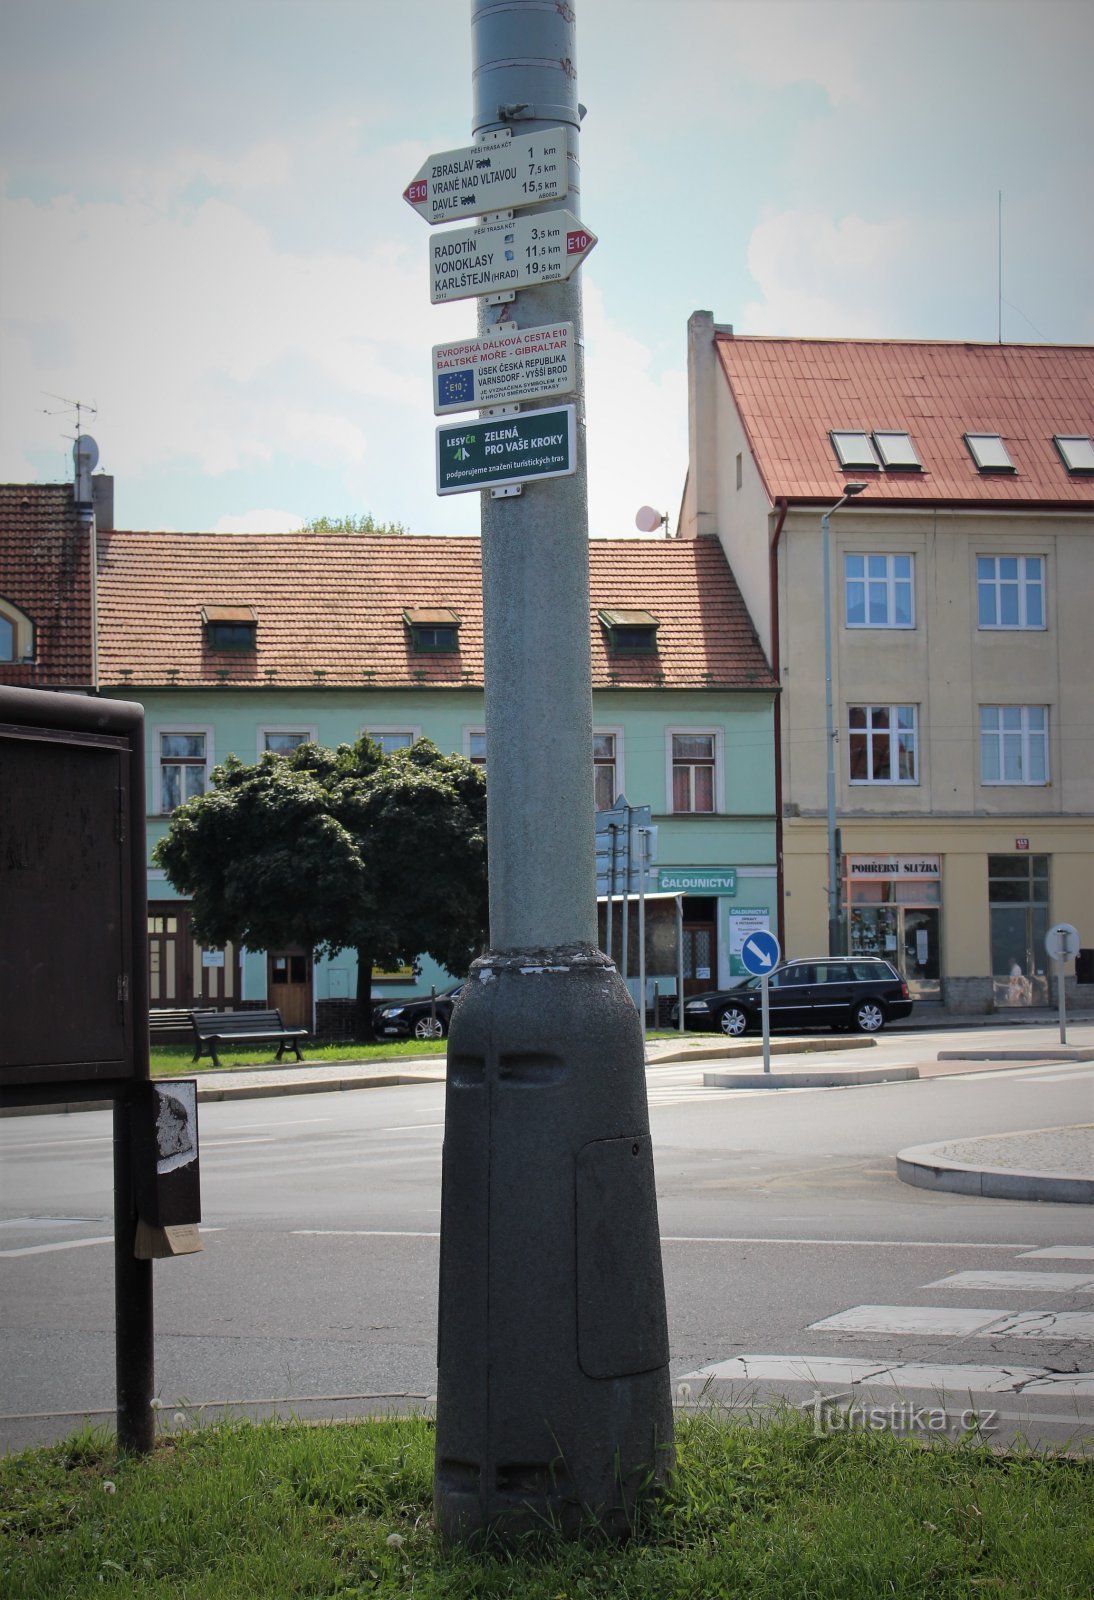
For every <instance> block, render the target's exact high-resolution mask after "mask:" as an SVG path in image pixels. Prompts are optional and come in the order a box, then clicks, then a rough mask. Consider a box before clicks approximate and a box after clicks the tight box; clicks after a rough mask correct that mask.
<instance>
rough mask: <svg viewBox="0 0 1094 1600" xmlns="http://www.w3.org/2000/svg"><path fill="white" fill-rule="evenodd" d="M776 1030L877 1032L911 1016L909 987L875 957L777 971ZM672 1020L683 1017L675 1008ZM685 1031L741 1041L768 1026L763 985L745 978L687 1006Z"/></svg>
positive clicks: (772, 997)
mask: <svg viewBox="0 0 1094 1600" xmlns="http://www.w3.org/2000/svg"><path fill="white" fill-rule="evenodd" d="M767 981H768V984H769V986H770V988H769V995H768V1005H769V1012H770V1019H771V1027H772V1029H773V1030H774V1029H775V1028H808V1029H811V1030H815V1029H817V1028H857V1029H858V1031H859V1032H860V1033H878V1032H879V1031H880V1030H881V1029H882V1028H883V1027H884V1026H885V1024H886V1023H887V1022H892V1021H895V1020H896V1019H898V1018H900V1017H906V1016H908V1015H909V1014H910V1013H911V1009H912V1000H911V996H910V995H909V993H908V985H907V984H906V983H905V982H904V979H903V978H902V977H901V976H900V973H899V972H897V970H896V968H895V967H892V966H890V965H889V963H888V962H887V961H882V960H880V959H879V958H878V957H876V956H848V957H847V958H846V959H844V958H837V957H829V956H815V957H813V958H811V959H810V960H808V961H788V962H785V963H784V964H783V965H782V966H781V967H775V968H774V970H773V971H772V973H771V976H770V977H769V978H768V980H767ZM672 1020H673V1023H674V1024H676V1023H678V1022H679V1012H678V1010H677V1008H676V1007H675V1006H673V1008H672ZM684 1026H685V1027H687V1028H703V1029H710V1030H713V1031H714V1032H715V1033H718V1032H721V1033H724V1034H727V1035H728V1036H729V1037H730V1038H738V1037H739V1036H740V1035H741V1034H742V1033H747V1032H748V1030H749V1029H750V1028H751V1029H759V1028H761V1027H762V1026H763V1019H762V997H761V980H760V979H759V978H746V979H744V980H743V981H742V982H741V983H738V984H736V985H734V987H733V988H731V989H712V990H710V991H709V992H708V993H706V994H697V995H694V996H693V997H692V998H691V999H690V1000H685V1001H684Z"/></svg>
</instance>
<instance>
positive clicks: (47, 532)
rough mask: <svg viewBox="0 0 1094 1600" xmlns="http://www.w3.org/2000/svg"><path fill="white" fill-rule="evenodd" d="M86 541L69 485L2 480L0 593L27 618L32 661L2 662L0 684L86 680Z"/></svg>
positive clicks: (59, 684)
mask: <svg viewBox="0 0 1094 1600" xmlns="http://www.w3.org/2000/svg"><path fill="white" fill-rule="evenodd" d="M89 548H90V533H89V532H88V531H87V530H86V529H84V528H82V527H81V525H80V520H79V517H78V516H77V514H76V506H75V502H74V500H73V497H72V485H71V484H65V483H3V484H0V599H3V600H9V601H11V603H12V604H13V605H16V606H18V607H19V609H20V611H22V612H24V613H25V614H26V615H27V616H28V617H29V618H30V620H31V621H32V622H33V624H34V649H35V659H34V661H33V662H30V663H23V662H17V661H3V662H0V683H6V684H15V685H18V686H19V687H21V688H27V689H35V688H52V689H85V688H88V687H89V686H90V684H91V595H90V582H89V575H90V563H89V561H88V550H89Z"/></svg>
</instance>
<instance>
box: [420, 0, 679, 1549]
mask: <svg viewBox="0 0 1094 1600" xmlns="http://www.w3.org/2000/svg"><path fill="white" fill-rule="evenodd" d="M471 11H472V37H473V73H472V80H473V86H474V110H473V133H474V136H475V139H476V141H477V142H478V143H479V144H481V145H482V147H483V150H484V153H485V152H486V151H487V150H489V148H490V147H491V144H492V143H495V144H496V143H497V142H498V141H499V140H500V141H501V142H502V143H503V144H504V143H506V142H508V140H509V135H510V132H511V134H512V148H514V149H515V148H516V146H517V139H518V136H519V137H520V138H522V139H523V137H524V136H526V135H529V134H537V133H544V134H548V135H549V134H551V133H552V131H553V133H554V134H555V135H557V141H558V148H559V149H560V150H561V149H564V151H565V187H564V189H563V190H562V196H563V197H562V199H561V200H559V199H558V196H557V193H556V195H555V196H554V197H553V198H551V199H548V200H544V201H542V202H538V203H534V204H525V202H524V201H522V200H517V201H514V202H511V203H512V204H514V205H517V206H520V207H521V209H520V210H519V211H518V212H517V213H516V215H517V218H518V222H519V223H520V227H521V228H522V229H523V231H522V232H518V231H517V229H516V227H515V226H514V227H513V228H511V230H510V232H511V237H510V238H509V239H508V240H507V241H505V242H506V243H507V245H508V248H509V249H510V250H512V251H513V252H514V253H515V254H516V256H517V257H518V260H517V262H516V268H517V271H518V272H522V273H524V274H525V277H524V278H523V279H522V281H521V283H520V286H519V287H517V288H516V289H515V291H513V292H507V291H505V290H504V289H501V290H499V291H497V292H496V293H491V292H489V291H487V290H483V289H478V290H470V291H465V292H468V293H477V294H479V295H480V301H479V334H480V338H482V337H484V336H486V335H487V334H489V332H490V331H491V330H493V331H494V332H495V333H496V332H497V331H498V329H499V328H501V327H502V326H503V323H502V321H501V319H503V318H504V325H505V326H507V327H508V328H510V329H514V330H515V329H526V328H536V327H540V326H544V325H558V324H560V323H565V324H570V325H571V326H572V329H573V345H574V353H575V363H574V382H573V388H572V391H571V392H570V394H569V395H568V396H567V401H568V403H570V404H573V405H574V407H575V408H576V423H577V427H576V449H575V454H574V458H573V460H572V462H571V463H570V466H571V468H572V470H568V471H564V473H563V475H559V476H552V477H550V478H549V479H546V478H545V479H544V480H543V481H523V482H522V483H521V485H520V489H519V492H517V493H514V492H513V488H514V486H513V485H507V486H505V487H504V488H496V489H493V490H491V489H484V490H482V566H483V621H484V636H485V658H486V682H485V701H486V706H485V712H486V747H487V762H488V773H489V781H488V789H487V812H488V825H489V865H490V949H489V951H488V952H487V954H486V955H484V956H483V957H482V958H480V959H479V960H478V961H476V962H475V964H474V966H473V967H472V970H471V975H470V979H469V982H468V984H467V985H466V987H465V989H464V993H463V995H462V996H461V999H460V1002H459V1004H458V1006H457V1008H456V1010H455V1012H454V1013H453V1018H452V1026H451V1034H450V1039H449V1051H448V1087H447V1101H446V1114H445V1117H446V1119H445V1144H444V1169H443V1186H442V1206H441V1280H440V1333H439V1340H438V1369H439V1370H438V1383H437V1445H436V1451H437V1458H436V1480H435V1489H434V1508H435V1514H436V1521H437V1526H438V1528H439V1530H440V1531H441V1533H442V1535H443V1536H445V1537H447V1538H450V1539H456V1540H460V1539H471V1538H474V1537H476V1536H478V1535H480V1534H481V1533H482V1532H483V1531H485V1530H492V1531H494V1532H495V1533H498V1534H500V1535H502V1536H505V1535H506V1534H514V1535H515V1534H519V1533H521V1532H523V1531H526V1530H527V1529H529V1528H540V1527H543V1526H545V1525H548V1524H553V1525H555V1526H557V1527H560V1528H562V1529H563V1530H564V1531H567V1532H570V1533H576V1532H578V1531H579V1530H580V1529H581V1528H582V1527H583V1526H588V1522H589V1518H590V1516H592V1517H593V1518H594V1519H595V1520H596V1521H597V1522H598V1523H599V1525H600V1526H601V1527H603V1528H604V1529H606V1530H608V1531H613V1532H618V1533H624V1532H625V1531H626V1530H627V1528H628V1527H629V1525H630V1523H631V1520H632V1514H633V1509H634V1504H635V1501H636V1500H637V1499H638V1497H639V1496H640V1495H641V1494H642V1493H644V1492H648V1491H649V1490H650V1489H651V1488H654V1487H656V1485H657V1484H658V1483H659V1482H660V1481H661V1480H662V1479H663V1478H664V1476H665V1473H666V1472H667V1470H668V1468H669V1466H670V1464H671V1459H672V1409H671V1398H670V1391H669V1377H668V1337H667V1326H666V1316H665V1298H664V1280H663V1273H662V1266H661V1252H660V1239H659V1234H658V1226H657V1208H656V1198H655V1193H654V1174H653V1157H652V1149H651V1144H650V1137H649V1115H648V1110H647V1105H646V1089H645V1071H644V1059H643V1057H644V1051H643V1039H642V1029H641V1025H640V1021H639V1016H638V1013H637V1011H636V1009H635V1007H634V1004H633V1002H632V1000H631V997H630V995H629V994H628V992H627V990H626V988H625V986H624V984H623V981H622V979H621V977H620V975H619V973H618V971H617V970H616V968H615V966H614V964H613V963H612V962H611V961H610V959H609V958H608V957H606V956H605V955H603V954H602V953H601V952H600V951H598V950H597V948H596V938H597V921H596V867H595V850H594V802H593V745H592V674H591V666H590V649H589V628H590V607H589V577H588V506H587V489H586V467H585V427H584V424H585V417H584V372H583V349H582V338H581V326H582V324H581V291H580V276H579V275H578V276H577V277H574V276H572V275H571V276H568V277H566V278H565V279H564V281H557V280H552V281H549V282H545V283H544V282H541V281H535V271H536V268H535V263H536V260H537V257H536V256H535V253H534V252H535V250H536V249H537V242H536V241H537V237H538V230H540V229H541V228H542V230H543V234H542V236H543V238H544V239H545V240H546V241H547V244H548V249H549V251H550V249H551V248H553V245H552V241H553V240H554V239H555V237H556V235H557V234H558V229H559V226H560V224H559V223H558V221H557V220H556V219H559V218H560V217H567V218H568V221H567V222H566V223H564V224H562V226H563V229H564V231H565V229H567V228H568V229H569V233H568V235H567V244H566V249H567V250H570V249H571V248H588V247H589V245H588V243H587V242H586V244H585V245H584V246H580V245H578V246H571V244H570V242H569V241H570V240H571V239H577V240H579V241H580V240H581V239H583V238H586V239H587V236H586V235H584V234H583V233H582V232H581V230H580V229H579V228H578V227H577V226H576V222H575V219H576V218H577V217H578V216H579V214H580V185H579V171H580V169H579V163H578V139H579V127H580V120H581V116H582V115H583V114H584V108H582V107H579V105H578V103H577V83H576V69H575V65H574V63H575V59H576V52H575V16H574V9H573V5H572V4H559V5H554V4H552V5H544V4H543V3H542V0H506V3H505V4H504V5H499V4H497V3H496V0H472V8H471ZM522 148H523V147H522ZM543 148H544V150H545V151H546V152H547V155H548V156H550V155H551V153H552V152H553V151H554V149H555V148H556V141H555V140H554V139H552V138H550V137H548V138H546V140H545V143H544V147H543ZM480 164H481V163H479V162H478V161H473V162H472V165H473V166H478V165H480ZM535 164H536V163H535V161H531V162H529V163H528V166H529V169H530V171H529V176H530V177H531V178H534V177H535V173H534V171H533V170H531V169H533V168H534V167H535ZM500 181H501V179H500V177H499V182H500ZM426 182H427V179H423V180H422V183H423V184H425V183H426ZM426 193H427V190H426V188H424V187H420V188H418V189H416V190H415V191H414V195H413V197H412V195H411V193H410V192H409V191H408V194H407V198H408V199H410V200H411V203H416V201H417V200H418V199H419V198H420V197H421V196H424V195H425V194H426ZM559 204H561V205H564V206H565V208H566V210H565V212H559V211H558V210H557V209H556V207H557V206H558V205H559ZM480 215H483V216H485V217H486V219H487V222H486V226H487V227H490V226H491V225H492V224H493V223H494V222H497V223H500V224H501V225H502V228H503V231H504V229H505V228H506V226H507V223H508V220H509V218H510V217H511V215H512V213H507V212H502V211H499V212H496V213H489V212H488V211H487V210H486V208H485V206H480ZM442 237H443V236H442ZM490 237H491V238H493V237H495V236H494V235H491V236H490ZM594 242H595V241H594ZM451 248H452V249H453V250H454V249H456V248H462V247H457V246H455V245H453V246H452V247H451ZM478 256H479V260H480V261H484V260H485V256H486V250H485V248H483V249H482V250H479V251H478ZM505 259H506V260H508V259H509V257H508V256H506V257H505ZM548 259H550V258H548ZM528 275H530V276H531V277H532V279H533V281H527V277H528ZM452 281H453V280H452V278H449V279H447V280H445V281H444V282H443V283H439V284H438V287H437V293H436V294H435V296H434V298H438V297H439V296H440V295H441V294H444V293H448V292H449V291H450V289H451V286H452ZM522 399H523V397H522ZM527 409H528V407H527V405H523V406H522V411H521V412H517V410H516V407H515V406H512V407H508V408H506V409H505V410H502V411H500V412H499V411H496V412H494V413H493V414H487V415H486V416H480V419H479V423H478V424H477V425H476V427H475V428H474V429H472V430H470V432H469V433H468V435H467V436H466V442H467V445H469V446H474V445H475V444H476V440H478V443H479V444H481V443H482V440H483V439H485V438H487V437H488V430H493V428H494V427H495V424H496V425H497V426H498V427H499V428H500V427H504V426H505V425H506V424H507V423H508V422H511V421H512V420H513V419H514V418H516V419H517V420H518V421H519V418H520V416H521V415H523V414H524V413H526V412H527ZM443 431H444V430H441V432H443ZM472 433H473V434H474V435H475V437H471V434H472ZM489 437H498V435H497V434H495V433H493V432H492V431H489ZM459 443H460V448H461V449H463V448H464V437H463V436H461V438H460V440H459ZM438 453H439V456H440V446H439V447H438ZM461 459H463V460H466V457H462V458H461ZM532 476H533V479H534V478H535V474H533V475H532ZM442 492H450V491H448V490H447V489H446V490H444V491H442Z"/></svg>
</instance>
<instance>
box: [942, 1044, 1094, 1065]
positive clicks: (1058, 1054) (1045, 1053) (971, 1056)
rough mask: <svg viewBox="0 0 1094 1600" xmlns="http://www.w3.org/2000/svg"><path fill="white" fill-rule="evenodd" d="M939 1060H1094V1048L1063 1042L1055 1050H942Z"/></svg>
mask: <svg viewBox="0 0 1094 1600" xmlns="http://www.w3.org/2000/svg"><path fill="white" fill-rule="evenodd" d="M938 1060H939V1061H1094V1050H1087V1049H1083V1048H1081V1047H1078V1046H1074V1045H1069V1044H1062V1045H1059V1046H1058V1047H1057V1048H1056V1049H1055V1050H940V1051H939V1052H938Z"/></svg>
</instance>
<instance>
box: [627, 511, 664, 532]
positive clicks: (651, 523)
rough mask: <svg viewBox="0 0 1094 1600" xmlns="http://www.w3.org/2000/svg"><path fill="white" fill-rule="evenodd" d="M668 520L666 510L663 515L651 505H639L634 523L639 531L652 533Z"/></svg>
mask: <svg viewBox="0 0 1094 1600" xmlns="http://www.w3.org/2000/svg"><path fill="white" fill-rule="evenodd" d="M668 520H669V514H668V512H667V511H666V512H665V513H664V514H663V515H662V513H661V512H660V511H655V510H654V509H653V507H652V506H640V507H639V510H638V512H637V514H636V516H635V519H634V525H635V527H636V528H637V529H638V531H639V533H653V532H655V531H656V529H658V528H663V527H665V525H666V524H667V522H668Z"/></svg>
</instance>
